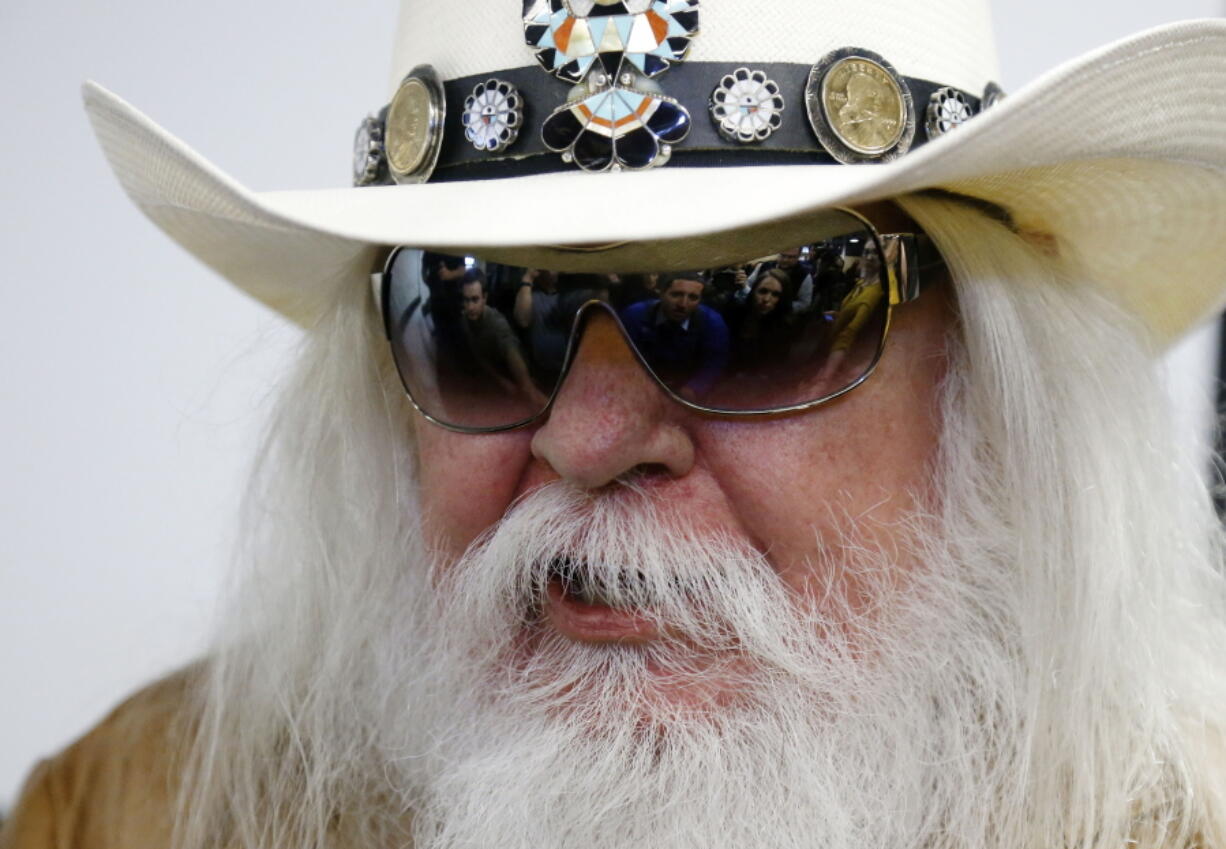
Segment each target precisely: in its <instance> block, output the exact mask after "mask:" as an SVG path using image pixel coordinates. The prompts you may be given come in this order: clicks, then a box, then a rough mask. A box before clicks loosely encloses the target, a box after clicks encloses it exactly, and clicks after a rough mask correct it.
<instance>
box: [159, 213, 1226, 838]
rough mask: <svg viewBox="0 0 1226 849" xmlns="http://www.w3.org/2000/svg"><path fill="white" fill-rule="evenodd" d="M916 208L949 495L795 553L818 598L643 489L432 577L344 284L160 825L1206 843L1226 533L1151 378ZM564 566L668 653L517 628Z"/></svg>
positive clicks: (1224, 742)
mask: <svg viewBox="0 0 1226 849" xmlns="http://www.w3.org/2000/svg"><path fill="white" fill-rule="evenodd" d="M906 203H907V208H908V210H909V211H912V212H913V213H914V214H915V217H916V218H917V219H918V220H920V223H921V224H922V225H923V226H924V228H925V229H926V230H927V231H928V232H929V233H930V234H932V235H933V237H934V239H936V240H937V243H938V244H940V245H941V246H942V248H943V249H944V250H945V251H946V255H947V256H949V257H950V258H951V259H952V260H956V262H954V263H953V264H952V273H953V276H954V279H955V283H956V285H957V287H958V303H959V311H960V316H961V319H962V320H961V330H960V333H959V334H958V335H959V336H960V337H961V338H960V339H959V340H957V341H956V343H955V344H952V345H951V364H950V373H949V377H948V379H947V381H946V385H945V387H944V391H943V410H942V436H941V446H940V447H941V452H940V453H941V457H940V459H939V462H938V463H937V464H936V468H935V469H934V470H933V471H934V474H933V478H934V480H933V484H932V491H933V492H937V493H940V499H941V503H940V504H939V505H933V506H932V508H931V512H932V513H933V514H934V515H931V516H918V515H917V516H913V517H910V518H909V519H908V520H907V521H906V522H905V523H904V525H903V526H901V527H899V528H894V529H891V530H892V531H894V532H895V534H894V535H895V536H897V537H901V539H902V543H901V545H900V551H898V552H888V553H887V552H879V551H865V550H863V549H862V548H860V547H859V546H858V545H857V537H862V538H863V537H866V536H867V537H868V538H874V537H877V536H881V535H873V534H868V535H863V534H857V529H856V528H855V527H854V526H851V525H848V526H847V527H845V528H844V529H843V532H842V533H843V538H842V539H824V540H822V543H823V548H822V549H821V550H819V551H818V552H817V553H816V555H815V557H816V561H815V562H814V564H813V567H814V568H813V571H814V573H815V574H817V575H823V576H828V585H827V586H824V587H818V588H817V589H818V590H819V592H816V593H813V594H812V596H811V597H812V598H817V599H819V600H820V601H819V602H818V603H816V604H813V603H811V604H809V605H808V606H805V605H804V604H802V603H800V601H799V599H798V598H796V597H795V596H794V595H793V594H790V593H789V592H788V591H787V590H786V589H785V588H784V586H783V585H782V584H781V583H780V581H779V580H778V579H777V577H776V575H775V573H774V571H773V570H772V569H771V568H770V566H769V564H768V563H767V562H766V561H764V560H763V558H762V557H761V556H760V555H759V554H758V553H757V552H755V551H753V550H750V549H747V548H745V547H744V546H743V545H741V544H738V542H737V541H736V540H731V539H718V538H699V539H694V538H692V535H688V536H687V535H686V534H684V533H681V534H676V533H663V532H662V530H663V529H671V530H673V531H675V530H676V529H677V528H679V527H684V526H683V525H681V524H680V523H679V522H678V517H677V516H676V515H675V514H674V513H672V512H670V511H669V510H668V509H665V508H667V503H666V502H659V503H657V502H653V501H652V500H650V499H648V498H646V497H643V496H641V494H639V493H636V492H635V491H634V490H633V488H626V489H623V490H620V491H617V492H614V493H612V497H607V498H604V497H602V498H601V499H600V500H599V504H598V505H597V504H595V503H593V502H592V501H591V500H590V499H589V498H588V497H587V496H584V495H582V494H576V493H574V492H569V491H567V490H565V489H559V488H552V487H551V488H550V489H548V490H546V491H542V492H540V493H538V494H536V495H535V496H533V497H531V498H529V499H526V500H525V502H524V503H523V504H521V505H519V506H518V507H517V509H516V510H515V511H514V513H513V514H512V516H511V518H510V519H508V520H507V521H506V522H504V523H502V524H501V525H499V526H498V527H497V528H495V529H493V531H492V533H491V535H490V536H489V537H488V538H487V539H486V540H484V541H483V542H482V543H481V544H480V545H479V546H478V547H475V548H474V549H473V550H472V551H471V552H470V553H469V555H468V556H467V557H465V558H464V559H463V561H462V562H461V563H458V564H439V567H438V569H437V570H436V575H434V576H433V577H432V576H431V575H429V574H427V570H426V569H425V568H422V564H423V563H425V562H427V561H428V557H427V555H426V554H424V553H422V552H421V548H422V547H423V542H422V538H421V534H420V529H419V528H418V527H417V526H416V517H417V516H419V515H420V509H419V505H417V504H416V503H415V500H414V499H415V495H414V494H415V491H416V490H415V486H416V484H415V481H414V476H413V466H414V458H413V453H414V452H413V445H412V442H411V440H407V439H406V438H405V432H404V428H405V422H406V421H408V420H409V418H410V416H411V415H412V412H411V410H410V409H409V408H408V405H407V403H406V402H404V401H403V400H401V399H400V398H399V393H398V392H390V391H389V390H388V388H387V387H388V386H390V385H392V384H393V383H394V382H395V378H394V375H392V374H391V366H390V363H389V361H388V357H387V353H386V349H385V348H386V346H385V343H384V340H383V339H382V334H381V333H380V332H379V329H378V326H377V324H375V323H373V322H372V321H371V320H370V317H369V304H368V302H367V299H366V297H365V296H364V287H363V286H362V285H358V284H361V283H363V282H364V281H352V282H353V283H354V285H353V286H350V287H348V288H346V289H345V291H346V292H347V293H349V294H348V295H347V300H346V301H345V302H344V303H342V304H340V305H339V306H338V309H337V311H336V312H335V314H334V315H333V316H332V317H331V318H330V319H329V320H328V321H327V322H325V323H324V324H323V325H321V328H320V329H319V330H318V332H317V333H316V334H314V336H313V337H312V341H311V345H310V346H309V347H308V350H307V354H306V356H305V357H304V360H303V363H302V366H301V368H300V371H299V374H298V377H297V378H296V381H295V382H294V383H292V384H291V385H290V386H289V387H287V391H286V396H285V399H286V400H285V401H284V406H283V409H282V411H281V414H280V419H279V422H278V424H277V425H276V427H275V428H274V431H273V439H272V440H271V441H270V448H269V450H268V451H266V452H264V461H263V463H262V465H261V470H260V474H259V475H258V476H257V480H256V484H255V486H254V487H253V498H252V500H251V502H250V516H251V520H250V527H249V529H248V531H249V537H250V539H249V540H248V543H247V547H248V549H249V551H248V553H247V558H248V560H249V563H250V566H251V569H252V572H251V575H250V577H249V579H248V582H247V584H246V585H245V586H244V587H243V588H242V590H241V592H240V593H239V595H238V596H237V599H236V601H235V604H234V605H233V608H232V610H231V612H230V615H229V616H228V617H227V619H226V621H225V623H224V625H223V627H222V629H221V631H220V637H219V640H218V644H217V646H216V647H215V651H214V653H213V659H212V662H211V663H210V665H209V675H208V678H207V681H206V686H205V688H204V689H203V690H202V692H201V704H202V708H201V709H202V714H203V715H202V717H201V719H200V721H199V723H198V726H197V727H198V728H199V733H198V736H197V738H196V739H195V741H194V748H193V750H192V753H191V754H192V762H191V764H190V765H189V768H188V781H186V782H185V784H184V788H183V792H182V798H181V810H182V811H183V812H184V815H183V818H182V820H181V822H180V825H179V831H180V834H181V839H180V840H179V841H178V842H179V844H180V845H182V846H184V847H190V849H204V847H214V846H218V845H233V846H242V847H256V846H263V847H280V846H292V847H295V849H302V847H314V848H315V849H322V848H323V847H336V846H364V847H365V846H371V847H373V846H384V845H386V846H404V845H406V843H407V841H408V839H409V835H408V834H407V833H406V831H405V829H406V822H407V821H409V820H411V825H410V826H409V829H410V830H411V831H412V833H413V834H412V837H413V838H414V839H415V841H416V844H417V847H418V849H442V847H449V848H450V847H457V849H458V847H461V846H463V847H482V849H484V847H499V849H517V847H532V849H555V847H578V848H579V849H601V847H615V846H633V847H635V849H660V848H661V847H663V848H664V849H667V847H686V846H694V847H702V849H718V847H720V846H723V845H733V846H737V847H738V849H740V847H753V846H763V847H799V846H821V847H822V849H921V847H922V849H1030V848H1031V847H1041V849H1063V847H1069V849H1119V847H1121V846H1125V845H1134V844H1135V845H1138V846H1139V847H1141V848H1142V849H1152V847H1157V846H1163V847H1167V846H1169V847H1172V849H1185V847H1187V846H1189V845H1192V844H1193V842H1194V841H1195V842H1198V843H1199V845H1205V846H1219V845H1226V816H1223V814H1222V812H1223V811H1226V769H1224V768H1223V766H1222V765H1223V764H1226V723H1223V720H1222V705H1223V704H1226V664H1224V663H1223V659H1222V658H1223V654H1222V647H1223V646H1226V627H1223V623H1224V622H1226V584H1224V582H1223V580H1222V577H1221V574H1220V569H1221V563H1222V551H1223V550H1226V539H1224V538H1223V535H1222V531H1221V528H1220V525H1219V523H1218V521H1217V519H1216V517H1215V516H1214V515H1213V512H1212V510H1211V505H1210V504H1209V502H1208V499H1207V497H1206V493H1205V490H1204V487H1203V486H1202V485H1201V483H1200V482H1199V480H1197V478H1196V467H1195V466H1193V465H1191V464H1190V463H1189V462H1188V461H1187V460H1186V458H1184V459H1181V458H1180V456H1179V454H1178V452H1177V451H1176V450H1175V449H1176V447H1175V444H1174V442H1173V440H1172V438H1171V436H1170V433H1169V429H1168V424H1167V422H1166V418H1165V412H1164V410H1165V407H1164V403H1165V401H1164V398H1163V396H1162V394H1161V392H1160V389H1159V387H1158V386H1157V384H1156V383H1155V382H1154V380H1153V375H1152V364H1151V363H1150V362H1149V361H1148V360H1147V359H1146V357H1145V356H1144V354H1143V352H1142V351H1141V350H1140V349H1139V348H1138V343H1137V340H1136V338H1135V337H1134V336H1132V335H1131V332H1130V331H1129V329H1128V323H1127V321H1126V319H1125V317H1123V316H1121V315H1119V314H1117V313H1115V312H1113V311H1112V308H1111V307H1110V305H1109V304H1106V303H1104V302H1102V300H1101V299H1100V298H1098V297H1097V296H1096V295H1094V294H1093V293H1092V292H1091V291H1089V290H1088V289H1087V288H1086V287H1083V286H1080V285H1078V284H1077V283H1076V282H1075V280H1072V279H1071V278H1070V277H1068V275H1067V274H1066V273H1065V272H1066V269H1063V268H1062V267H1059V266H1056V265H1054V264H1053V261H1052V260H1050V259H1049V258H1046V255H1044V254H1035V253H1034V252H1033V251H1030V250H1029V249H1028V248H1027V246H1026V245H1025V244H1024V243H1023V242H1022V241H1021V240H1019V239H1018V238H1017V237H1016V236H1015V235H1014V234H1012V233H1010V232H1008V231H1007V230H1004V229H1003V228H1002V227H1001V226H1000V225H999V224H997V223H995V222H994V221H990V220H988V219H986V218H983V217H982V216H980V215H979V214H978V213H977V212H974V211H968V210H967V209H965V208H963V207H962V205H960V204H957V203H952V202H945V201H941V200H940V199H921V198H913V199H908V200H907V202H906ZM354 340H365V341H364V344H363V345H360V346H358V347H357V348H356V349H355V344H354ZM355 350H356V351H357V352H359V353H360V352H365V353H364V355H362V356H355ZM380 370H382V372H383V378H382V380H380V379H379V378H378V377H377V375H378V373H379V372H380ZM814 415H818V416H820V412H818V413H815V414H814ZM559 556H567V557H570V558H572V559H573V560H574V561H575V562H577V563H582V564H585V566H586V567H587V568H588V569H589V570H591V571H592V573H593V574H592V578H593V579H599V578H600V577H601V576H603V578H604V584H605V591H606V594H609V593H615V592H624V593H626V594H628V595H627V598H626V599H625V601H626V602H627V603H630V604H633V603H638V604H641V605H643V606H644V607H647V608H648V609H650V610H651V611H652V612H653V613H654V614H655V615H657V616H658V617H659V618H660V619H661V620H662V621H666V622H668V623H670V624H671V625H672V626H674V628H675V629H676V630H677V632H679V634H680V635H682V636H679V637H677V638H675V639H673V640H671V641H668V642H665V643H662V644H660V645H658V646H655V647H652V648H646V649H644V648H633V647H623V646H585V645H575V644H572V643H568V642H565V641H562V640H561V639H560V638H557V637H555V638H553V639H545V640H536V641H535V642H534V641H532V640H531V639H530V637H531V636H532V634H533V633H534V629H533V622H534V621H535V614H534V612H533V607H532V596H533V592H539V588H540V586H541V582H542V581H543V580H544V577H545V575H544V574H543V572H544V570H545V569H546V568H547V565H548V564H549V562H550V561H551V560H552V559H554V558H556V557H559ZM627 564H632V565H633V566H634V567H635V571H636V572H641V573H642V574H643V576H644V577H643V578H642V579H640V578H639V577H638V576H637V575H634V576H633V579H632V580H629V581H627V582H625V585H624V586H623V582H622V581H621V580H620V578H621V576H622V572H623V567H624V566H625V565H627ZM904 564H905V565H904ZM448 567H450V568H448ZM852 581H854V582H855V584H856V587H857V589H862V588H865V587H867V591H864V592H863V596H860V595H858V594H857V595H854V597H857V598H859V597H864V598H867V599H868V601H869V607H868V609H863V606H861V607H860V608H857V609H851V605H849V604H848V603H847V601H846V599H847V598H850V597H853V594H851V593H848V592H846V591H845V589H844V588H845V586H846V585H847V584H849V583H850V582H852ZM823 591H824V592H823ZM535 633H538V634H539V633H540V630H539V629H536V631H535ZM525 636H526V637H528V638H529V639H525ZM513 638H519V641H518V643H514V644H513V643H512V639H513ZM734 658H735V662H733V659H734ZM509 660H513V661H514V663H509V662H508V661H509ZM649 662H650V664H651V665H649ZM666 675H671V676H672V678H673V679H675V680H677V681H680V682H681V683H689V684H691V685H692V686H691V687H690V688H689V690H688V693H687V698H685V699H679V698H675V697H672V696H670V692H672V691H670V689H669V688H668V687H666V686H662V684H661V682H662V681H663V680H664V679H665V676H666ZM721 677H722V680H723V681H724V682H725V683H726V684H727V685H729V689H726V690H718V688H717V689H715V690H713V689H712V688H711V687H710V686H709V685H710V682H711V681H713V680H720V679H721ZM721 692H722V693H724V695H719V693H721ZM727 693H731V694H732V695H731V696H730V697H729V696H728V695H726V694H727Z"/></svg>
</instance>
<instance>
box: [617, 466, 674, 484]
mask: <svg viewBox="0 0 1226 849" xmlns="http://www.w3.org/2000/svg"><path fill="white" fill-rule="evenodd" d="M674 477H676V476H675V475H674V474H673V471H672V470H671V469H670V468H669V467H668V464H667V463H639V464H638V465H637V466H635V467H634V468H633V469H631V470H630V471H629V472H627V473H626V474H625V475H624V476H623V477H622V478H621V480H619V481H618V483H621V484H627V485H629V486H644V487H649V486H652V485H653V484H658V483H665V482H666V481H670V480H673V478H674Z"/></svg>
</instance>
